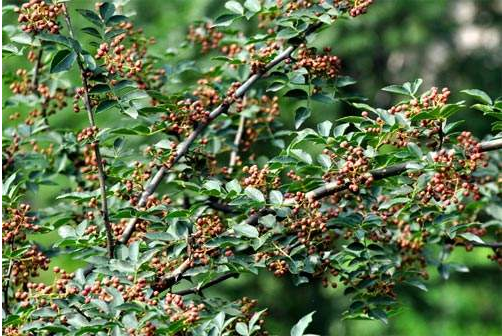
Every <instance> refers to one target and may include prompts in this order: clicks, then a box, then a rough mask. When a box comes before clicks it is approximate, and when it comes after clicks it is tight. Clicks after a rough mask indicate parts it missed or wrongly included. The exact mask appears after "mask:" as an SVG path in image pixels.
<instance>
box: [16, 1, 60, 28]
mask: <svg viewBox="0 0 502 336" xmlns="http://www.w3.org/2000/svg"><path fill="white" fill-rule="evenodd" d="M63 10H64V7H63V4H61V3H60V4H54V5H53V4H47V3H46V2H45V1H44V0H30V1H29V2H26V3H24V4H23V5H22V6H21V8H16V9H15V12H16V13H19V16H18V18H17V21H18V22H19V23H22V25H21V29H22V30H23V31H24V32H25V33H32V32H33V33H40V32H42V31H47V32H49V33H51V34H58V33H59V29H60V27H59V25H58V22H57V18H58V16H59V15H61V14H62V13H63Z"/></svg>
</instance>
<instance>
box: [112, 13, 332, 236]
mask: <svg viewBox="0 0 502 336" xmlns="http://www.w3.org/2000/svg"><path fill="white" fill-rule="evenodd" d="M322 25H323V24H322V23H321V22H319V23H316V24H313V25H311V26H310V27H309V28H307V29H306V30H305V32H304V34H303V35H304V36H307V35H309V34H311V33H313V32H315V31H316V30H318V29H319V28H320V27H321V26H322ZM297 48H298V44H295V45H291V46H289V47H287V48H286V49H284V50H283V51H282V52H281V53H280V54H279V55H277V56H276V57H275V58H274V59H273V60H272V61H270V63H268V64H266V65H265V66H264V67H263V69H261V71H259V72H257V73H255V74H252V75H250V76H249V77H248V79H247V80H246V81H245V82H244V83H242V85H241V86H240V87H239V88H238V89H237V90H236V91H235V94H234V97H226V98H225V99H224V100H223V103H222V104H221V105H219V106H218V107H216V108H215V109H214V110H213V111H212V112H211V113H210V114H209V116H208V117H207V120H206V122H203V123H201V124H199V125H198V126H197V128H196V129H195V130H194V131H193V132H192V133H191V134H190V135H189V136H188V137H187V138H186V139H185V140H184V141H183V142H182V143H181V144H179V145H178V147H177V151H176V154H175V156H174V160H173V162H172V164H173V165H174V164H176V163H177V162H178V161H179V160H180V159H181V158H182V157H184V156H185V154H186V153H187V152H188V150H189V149H190V147H191V146H192V144H193V143H194V142H195V140H196V139H197V138H198V137H199V136H200V135H201V134H202V133H203V132H204V131H205V129H206V128H207V126H208V125H209V124H210V123H211V122H212V121H213V120H214V119H216V118H217V117H219V116H220V115H221V114H224V113H227V112H228V109H229V108H230V106H231V105H232V104H233V102H235V100H236V99H238V98H242V97H244V95H245V94H246V93H247V92H248V91H249V89H250V88H251V87H252V86H253V84H254V83H255V82H256V81H257V80H258V79H260V78H261V77H263V76H264V75H265V74H266V73H267V72H268V71H270V70H271V69H272V68H274V67H275V66H276V65H278V64H279V63H281V62H283V61H285V60H286V59H288V58H290V56H291V54H292V53H293V51H295V50H296V49H297ZM166 173H167V169H166V168H165V167H162V168H160V169H159V170H158V171H157V173H156V174H155V176H154V177H153V178H152V180H151V181H150V182H149V183H148V184H147V186H146V188H145V190H144V191H143V193H142V194H141V197H140V199H139V202H138V205H137V206H138V208H141V207H143V206H145V204H146V201H147V199H148V197H149V196H150V195H152V194H153V193H154V192H155V190H156V189H157V187H158V186H159V184H160V182H161V181H162V179H163V178H164V175H165V174H166ZM136 221H137V219H136V218H133V219H131V220H130V221H129V223H128V224H127V226H126V228H125V230H124V232H123V233H122V237H121V239H120V242H121V243H123V244H125V243H127V241H128V240H129V238H131V236H132V234H133V233H134V230H135V226H136Z"/></svg>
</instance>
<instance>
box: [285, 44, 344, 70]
mask: <svg viewBox="0 0 502 336" xmlns="http://www.w3.org/2000/svg"><path fill="white" fill-rule="evenodd" d="M329 52H331V48H324V54H322V55H318V54H316V51H315V49H314V48H307V46H306V45H305V44H302V45H300V48H299V50H298V55H297V57H296V62H295V63H294V65H293V69H295V70H296V69H300V68H305V69H306V70H307V71H308V72H309V74H310V75H311V76H314V77H321V78H335V77H336V76H337V75H338V74H339V72H340V66H341V60H340V59H339V58H338V57H337V56H333V55H329Z"/></svg>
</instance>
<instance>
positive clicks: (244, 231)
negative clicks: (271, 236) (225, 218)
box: [232, 223, 260, 238]
mask: <svg viewBox="0 0 502 336" xmlns="http://www.w3.org/2000/svg"><path fill="white" fill-rule="evenodd" d="M232 229H234V231H235V232H236V233H237V234H239V235H242V236H244V237H248V238H258V237H259V236H260V234H259V232H258V230H257V229H256V228H255V227H254V226H252V225H249V224H246V223H241V224H237V225H234V226H232Z"/></svg>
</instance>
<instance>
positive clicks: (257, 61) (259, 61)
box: [248, 41, 281, 73]
mask: <svg viewBox="0 0 502 336" xmlns="http://www.w3.org/2000/svg"><path fill="white" fill-rule="evenodd" d="M280 48H281V45H280V44H279V43H278V42H277V41H269V42H267V45H266V46H265V47H263V48H260V49H259V50H258V51H257V50H256V47H255V46H254V45H250V46H249V47H248V51H249V54H250V58H251V61H250V65H251V72H252V73H259V72H261V71H262V70H263V68H264V67H265V65H266V64H267V62H268V61H269V60H270V59H271V58H272V57H273V56H274V55H275V54H276V53H277V51H278V50H279V49H280Z"/></svg>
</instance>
